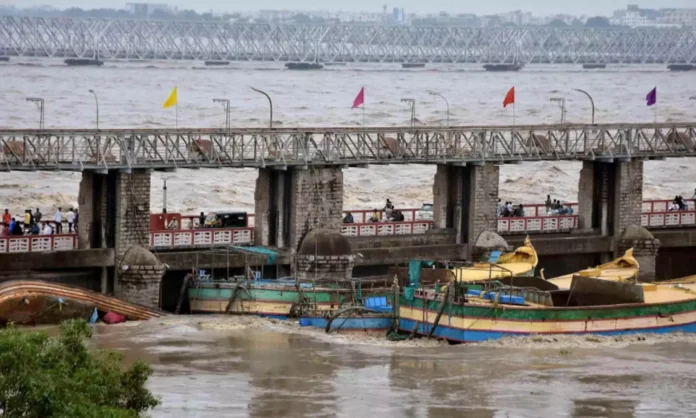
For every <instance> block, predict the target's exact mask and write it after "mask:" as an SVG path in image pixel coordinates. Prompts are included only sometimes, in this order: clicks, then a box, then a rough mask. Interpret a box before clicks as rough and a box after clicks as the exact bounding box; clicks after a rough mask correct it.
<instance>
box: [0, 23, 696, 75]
mask: <svg viewBox="0 0 696 418" xmlns="http://www.w3.org/2000/svg"><path fill="white" fill-rule="evenodd" d="M3 54H4V55H9V56H30V57H61V58H66V57H78V58H95V57H98V58H100V59H167V60H238V61H314V60H315V58H317V59H318V60H320V61H322V62H423V63H425V62H443V63H478V64H485V63H509V62H513V61H514V60H515V59H517V60H518V61H520V62H522V63H557V64H559V63H579V64H583V63H609V64H611V63H622V64H634V63H640V64H645V63H696V30H695V29H663V28H662V29H658V28H640V29H583V28H580V29H576V28H546V27H529V28H464V27H396V26H385V25H356V24H353V25H348V24H336V25H272V24H245V23H244V24H242V23H221V22H185V21H145V20H104V19H77V18H30V17H11V16H10V17H0V55H3Z"/></svg>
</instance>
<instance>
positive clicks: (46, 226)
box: [41, 222, 53, 235]
mask: <svg viewBox="0 0 696 418" xmlns="http://www.w3.org/2000/svg"><path fill="white" fill-rule="evenodd" d="M51 234H53V228H51V225H50V224H49V223H48V222H44V226H43V231H41V235H51Z"/></svg>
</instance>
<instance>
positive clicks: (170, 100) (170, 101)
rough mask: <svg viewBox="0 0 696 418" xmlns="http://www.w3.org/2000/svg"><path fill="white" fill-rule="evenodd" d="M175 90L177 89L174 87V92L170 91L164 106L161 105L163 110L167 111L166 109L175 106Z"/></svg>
mask: <svg viewBox="0 0 696 418" xmlns="http://www.w3.org/2000/svg"><path fill="white" fill-rule="evenodd" d="M176 89H177V87H174V90H172V94H170V95H169V98H168V99H167V101H166V102H164V104H162V107H163V108H165V109H167V108H169V107H172V106H174V105H175V104H176Z"/></svg>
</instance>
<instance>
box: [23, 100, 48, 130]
mask: <svg viewBox="0 0 696 418" xmlns="http://www.w3.org/2000/svg"><path fill="white" fill-rule="evenodd" d="M27 101H28V102H32V103H38V104H39V129H41V130H43V128H44V99H42V98H40V97H27Z"/></svg>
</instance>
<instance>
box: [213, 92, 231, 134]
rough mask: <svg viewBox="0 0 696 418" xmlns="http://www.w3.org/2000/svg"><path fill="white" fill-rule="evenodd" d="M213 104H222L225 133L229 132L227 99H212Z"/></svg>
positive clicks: (228, 102)
mask: <svg viewBox="0 0 696 418" xmlns="http://www.w3.org/2000/svg"><path fill="white" fill-rule="evenodd" d="M213 103H222V108H223V109H224V110H225V131H226V132H229V131H230V101H229V100H228V99H213Z"/></svg>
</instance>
